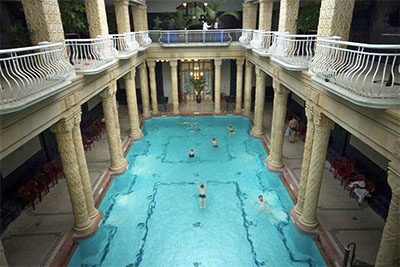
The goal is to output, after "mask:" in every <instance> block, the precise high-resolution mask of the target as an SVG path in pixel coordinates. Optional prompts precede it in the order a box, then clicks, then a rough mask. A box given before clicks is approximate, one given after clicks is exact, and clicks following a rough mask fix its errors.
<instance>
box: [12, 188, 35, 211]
mask: <svg viewBox="0 0 400 267" xmlns="http://www.w3.org/2000/svg"><path fill="white" fill-rule="evenodd" d="M17 193H18V196H19V197H20V198H21V199H22V200H23V201H24V202H25V203H31V205H32V208H33V209H35V200H36V199H37V198H38V195H37V194H36V193H33V192H31V191H30V190H29V188H27V187H26V186H22V187H20V188H19V189H18V192H17Z"/></svg>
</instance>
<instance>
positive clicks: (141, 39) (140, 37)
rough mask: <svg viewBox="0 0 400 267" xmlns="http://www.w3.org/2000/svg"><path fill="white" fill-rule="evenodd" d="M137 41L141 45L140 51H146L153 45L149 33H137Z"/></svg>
mask: <svg viewBox="0 0 400 267" xmlns="http://www.w3.org/2000/svg"><path fill="white" fill-rule="evenodd" d="M136 41H137V42H138V43H139V51H144V50H146V49H147V48H148V47H149V46H150V44H151V39H150V37H149V32H148V31H140V32H136Z"/></svg>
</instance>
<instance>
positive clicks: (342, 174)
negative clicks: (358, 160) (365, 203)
mask: <svg viewBox="0 0 400 267" xmlns="http://www.w3.org/2000/svg"><path fill="white" fill-rule="evenodd" d="M332 169H333V170H334V175H333V177H334V179H336V178H337V177H338V176H339V178H340V185H341V186H343V190H345V189H347V188H350V195H349V196H350V197H353V195H354V192H355V191H359V190H356V188H359V189H365V190H366V192H365V193H367V194H370V193H372V192H373V191H374V190H375V183H373V182H369V181H367V180H366V177H365V175H364V174H360V173H356V171H355V166H354V164H353V163H351V162H349V160H348V159H347V158H346V157H341V158H340V159H336V160H333V161H332V162H331V167H330V169H329V170H332ZM360 185H365V186H360ZM359 197H360V196H359ZM362 200H363V199H362Z"/></svg>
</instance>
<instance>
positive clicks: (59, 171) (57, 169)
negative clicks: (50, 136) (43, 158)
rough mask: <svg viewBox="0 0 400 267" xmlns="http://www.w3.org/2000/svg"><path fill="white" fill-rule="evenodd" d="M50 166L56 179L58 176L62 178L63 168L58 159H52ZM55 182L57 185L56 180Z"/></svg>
mask: <svg viewBox="0 0 400 267" xmlns="http://www.w3.org/2000/svg"><path fill="white" fill-rule="evenodd" d="M51 165H52V166H53V168H54V170H55V173H56V178H58V177H60V176H61V177H64V169H63V166H62V164H61V161H60V160H59V159H54V160H53V161H52V162H51ZM56 182H57V184H58V179H56Z"/></svg>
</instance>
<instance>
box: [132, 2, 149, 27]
mask: <svg viewBox="0 0 400 267" xmlns="http://www.w3.org/2000/svg"><path fill="white" fill-rule="evenodd" d="M132 16H133V27H134V28H135V32H138V31H147V30H148V26H147V6H146V5H135V6H132Z"/></svg>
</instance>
